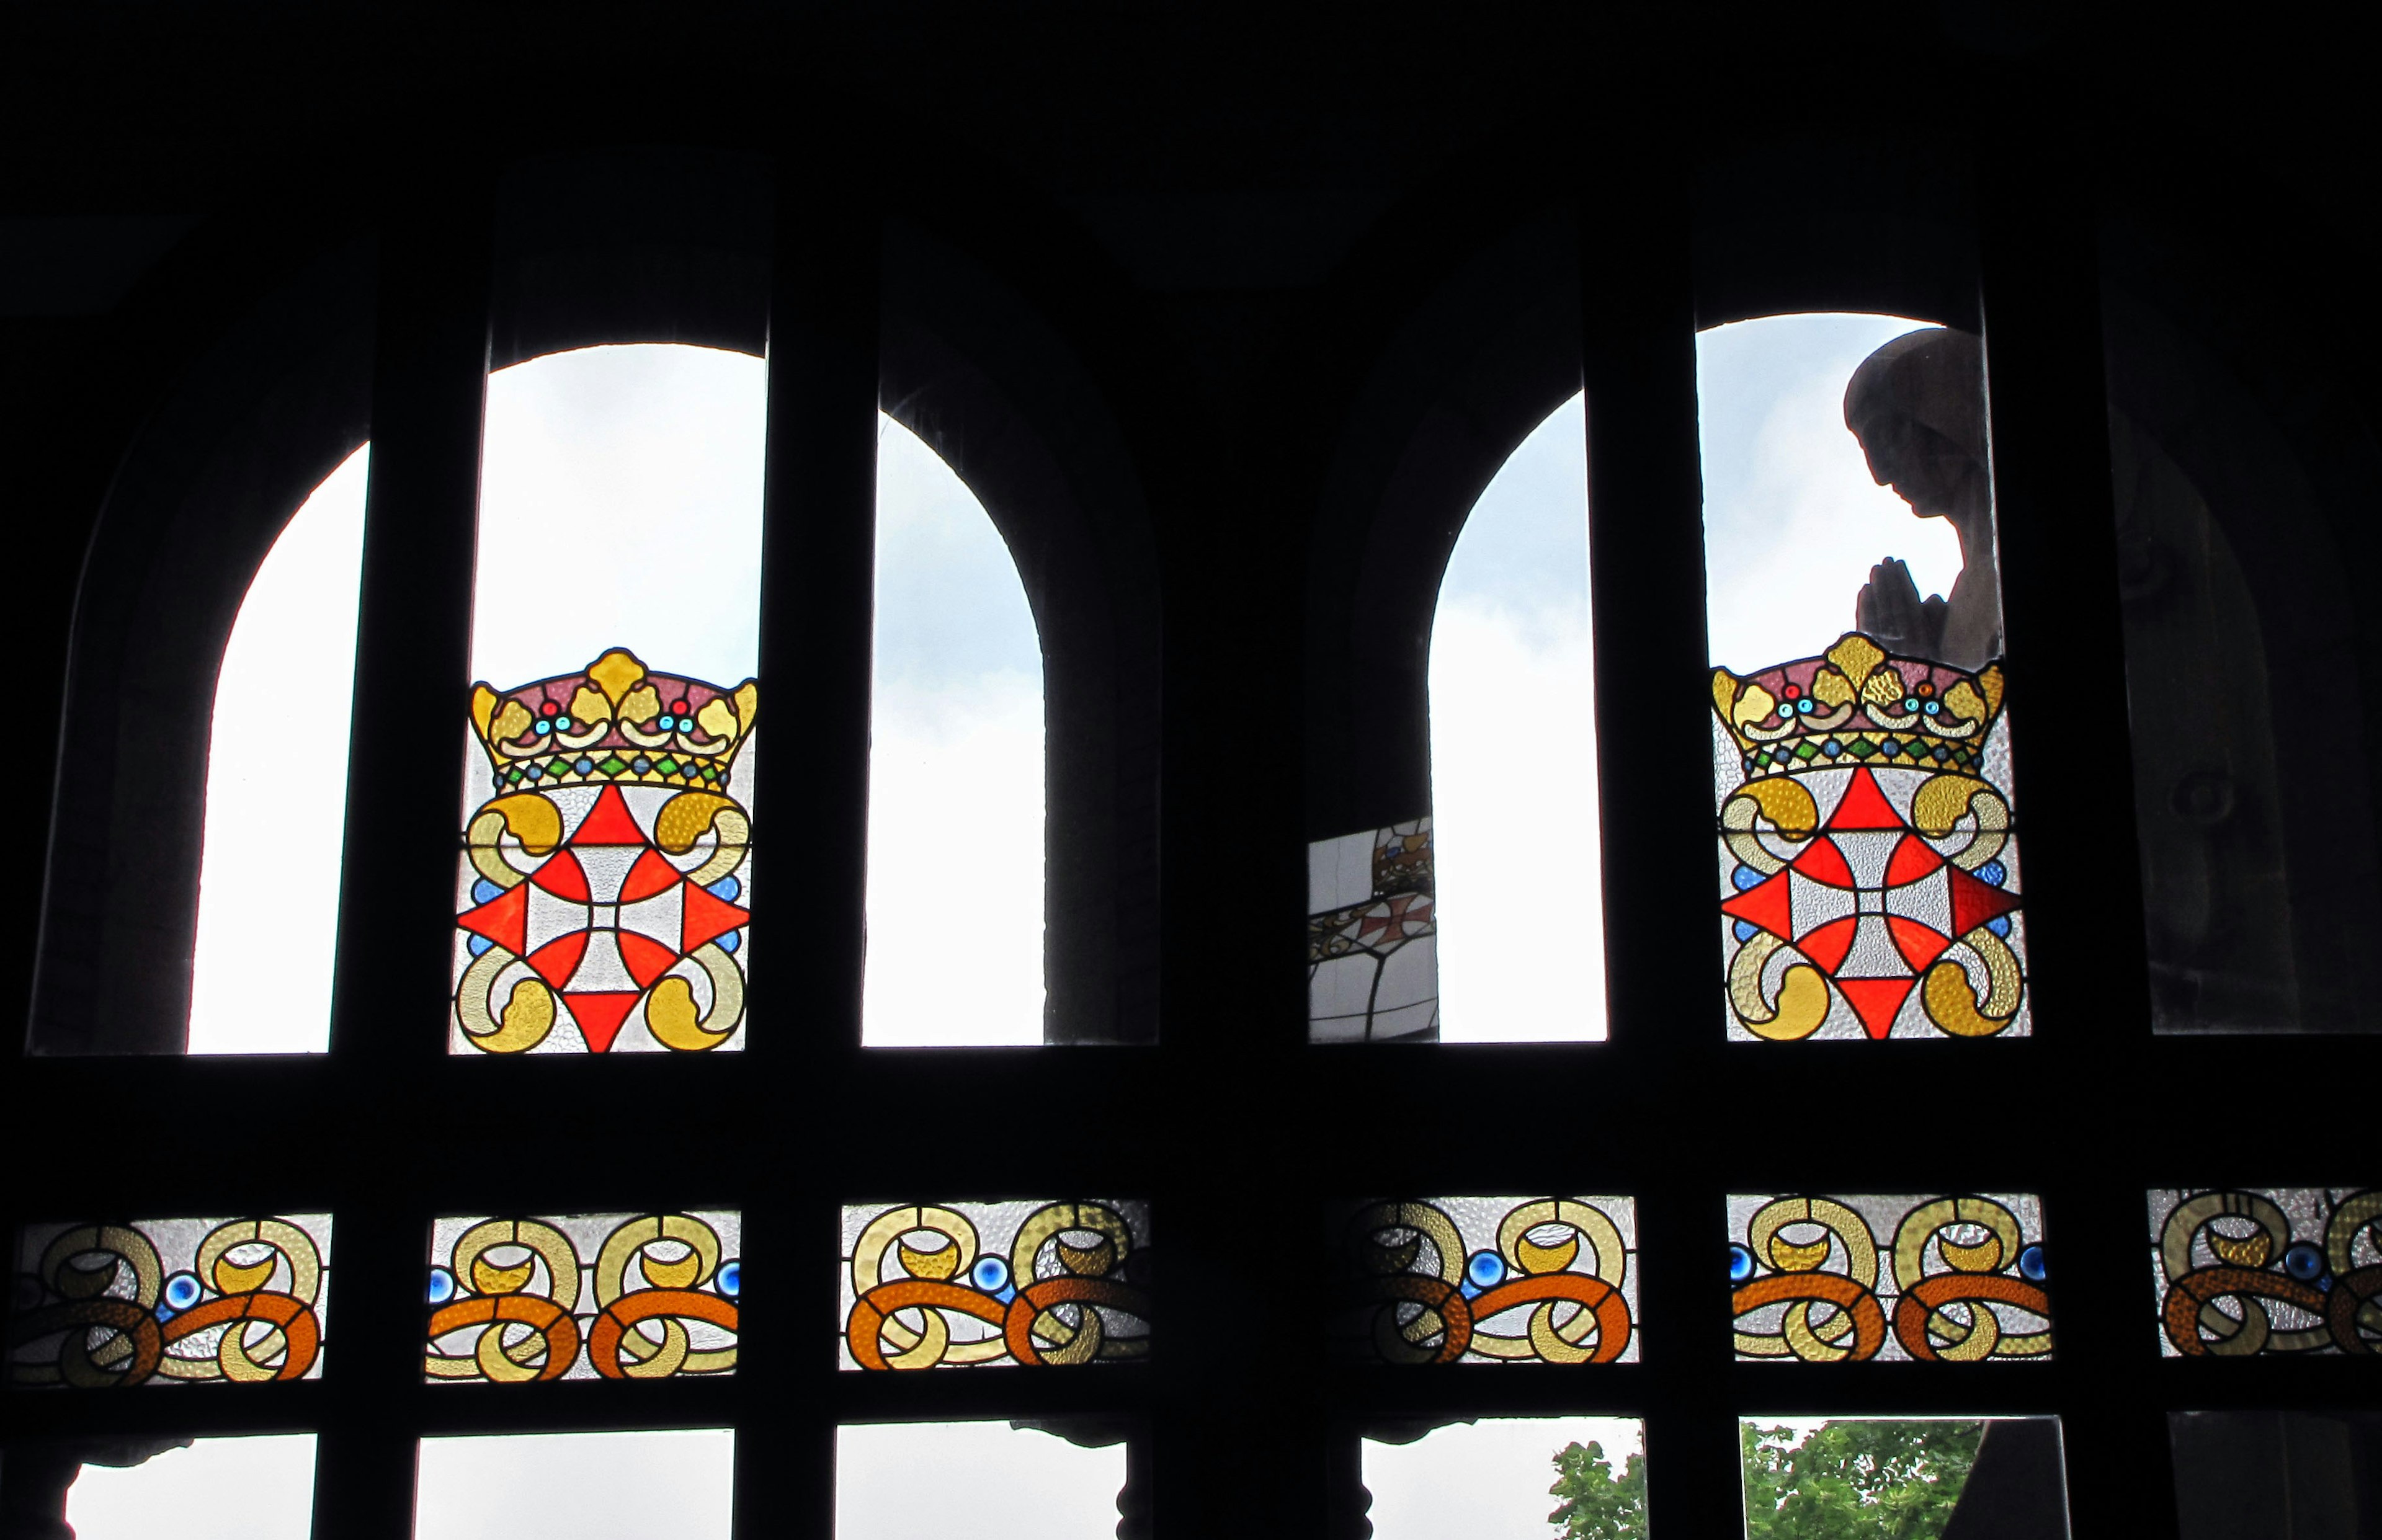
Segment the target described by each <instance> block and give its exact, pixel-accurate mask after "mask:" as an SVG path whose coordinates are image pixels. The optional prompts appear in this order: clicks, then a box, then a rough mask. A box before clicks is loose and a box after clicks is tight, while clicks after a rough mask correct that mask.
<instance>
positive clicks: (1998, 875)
mask: <svg viewBox="0 0 2382 1540" xmlns="http://www.w3.org/2000/svg"><path fill="white" fill-rule="evenodd" d="M1977 880H1978V881H1979V882H1988V883H1991V884H1993V885H1994V886H1995V887H1999V886H2001V885H2002V884H2004V883H2006V882H2008V881H2009V868H2008V867H2007V866H2004V865H2003V864H2002V863H2001V862H1998V861H1989V862H1985V863H1984V864H1983V866H1980V867H1978V868H1977Z"/></svg>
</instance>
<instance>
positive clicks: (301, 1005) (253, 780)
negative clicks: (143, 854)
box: [190, 448, 371, 1054]
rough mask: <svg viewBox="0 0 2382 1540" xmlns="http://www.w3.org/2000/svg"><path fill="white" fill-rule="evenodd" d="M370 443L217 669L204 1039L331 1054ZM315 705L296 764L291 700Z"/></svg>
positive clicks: (202, 966)
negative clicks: (302, 756)
mask: <svg viewBox="0 0 2382 1540" xmlns="http://www.w3.org/2000/svg"><path fill="white" fill-rule="evenodd" d="M370 459H371V451H370V450H369V449H368V448H367V449H359V450H357V451H356V452H355V453H354V454H352V455H350V456H349V457H348V458H347V459H346V460H345V461H344V462H343V463H342V464H341V465H340V466H339V468H338V470H337V471H333V472H331V474H330V475H329V476H327V477H325V479H324V481H323V483H322V484H321V485H320V486H318V487H316V488H315V489H314V492H313V495H311V496H309V497H308V498H307V499H306V501H305V502H304V503H303V504H301V506H300V507H299V509H298V511H297V512H296V513H295V514H293V515H291V516H290V519H289V525H288V526H287V527H286V528H285V529H283V531H282V532H281V536H280V538H279V539H277V540H276V541H275V542H274V543H273V549H272V551H271V552H270V553H268V554H267V555H266V556H265V558H264V566H262V567H260V568H257V573H256V577H255V579H254V580H253V581H251V582H250V584H249V587H248V593H247V596H246V597H245V598H243V599H242V600H241V601H240V606H239V619H238V620H237V621H235V622H234V623H233V626H232V631H231V641H230V642H229V643H227V645H226V646H225V648H224V657H223V669H222V672H221V673H220V674H218V675H217V676H216V678H215V716H214V721H213V723H212V725H211V727H210V728H209V733H208V739H207V803H206V834H205V845H204V849H203V855H202V857H201V865H200V871H199V923H198V936H197V941H196V945H195V948H194V951H193V954H192V959H191V972H190V1052H191V1053H194V1054H264V1053H317V1054H318V1053H321V1052H322V1051H323V1050H324V1049H325V1048H326V1047H327V1046H329V1044H330V1033H331V965H332V950H333V945H334V943H335V942H336V940H337V939H338V918H339V851H340V841H341V838H342V837H343V835H344V834H345V831H346V828H347V819H348V809H347V794H348V779H347V767H348V718H349V713H348V711H347V708H346V704H345V703H346V702H347V701H348V700H350V698H351V697H352V696H353V694H354V687H355V665H356V593H357V586H358V584H359V582H360V581H361V580H362V573H363V534H364V483H365V478H366V474H367V471H368V466H369V462H370ZM293 701H303V702H312V703H315V705H314V708H313V709H311V710H309V711H308V713H307V721H308V725H307V729H306V734H307V750H306V765H305V773H304V774H302V775H297V776H293V775H291V774H289V710H290V703H291V702H293Z"/></svg>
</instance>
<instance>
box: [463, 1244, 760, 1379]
mask: <svg viewBox="0 0 2382 1540" xmlns="http://www.w3.org/2000/svg"><path fill="white" fill-rule="evenodd" d="M742 1256H743V1217H742V1216H740V1215H738V1214H736V1213H734V1212H732V1211H727V1210H721V1211H709V1210H706V1211H704V1212H701V1213H684V1214H565V1215H549V1216H541V1217H536V1218H490V1217H486V1216H474V1217H454V1218H444V1219H440V1220H438V1221H437V1222H436V1224H434V1225H433V1226H432V1227H431V1236H430V1278H429V1285H428V1300H429V1304H430V1324H429V1326H428V1328H427V1332H428V1338H429V1341H428V1347H427V1350H426V1351H425V1352H424V1356H423V1365H422V1367H423V1374H424V1376H425V1377H426V1378H429V1379H431V1380H435V1381H438V1382H441V1383H445V1384H449V1385H454V1384H463V1383H472V1382H481V1381H493V1382H495V1383H497V1384H500V1385H512V1384H522V1383H525V1382H528V1381H531V1380H550V1379H595V1378H599V1377H600V1378H604V1379H669V1378H670V1377H672V1376H674V1375H727V1374H733V1373H735V1370H736V1333H737V1322H738V1315H737V1302H738V1299H739V1297H740V1294H741V1292H742V1286H743V1262H742V1261H741V1258H742Z"/></svg>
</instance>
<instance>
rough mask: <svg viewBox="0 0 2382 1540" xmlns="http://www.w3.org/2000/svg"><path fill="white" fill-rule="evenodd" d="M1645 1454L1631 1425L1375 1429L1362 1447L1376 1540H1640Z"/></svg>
mask: <svg viewBox="0 0 2382 1540" xmlns="http://www.w3.org/2000/svg"><path fill="white" fill-rule="evenodd" d="M1645 1449H1646V1429H1645V1424H1642V1423H1640V1422H1639V1421H1638V1420H1637V1419H1636V1418H1634V1417H1511V1418H1506V1417H1496V1418H1482V1419H1480V1420H1479V1421H1477V1422H1462V1423H1450V1424H1445V1425H1443V1426H1440V1427H1435V1428H1430V1429H1429V1431H1424V1430H1423V1429H1422V1428H1420V1427H1417V1428H1412V1429H1406V1428H1401V1429H1397V1430H1395V1431H1391V1430H1389V1429H1379V1430H1376V1431H1374V1432H1371V1433H1369V1435H1368V1436H1366V1439H1365V1445H1364V1461H1365V1466H1364V1470H1365V1490H1366V1492H1367V1493H1368V1494H1369V1496H1370V1497H1371V1499H1372V1505H1371V1507H1370V1508H1369V1509H1368V1510H1367V1515H1368V1517H1369V1518H1370V1519H1371V1521H1372V1525H1373V1536H1374V1540H1455V1537H1456V1536H1458V1535H1461V1536H1463V1537H1464V1540H1644V1536H1645V1535H1646V1534H1647V1513H1646V1454H1645ZM1550 1526H1553V1528H1552V1531H1551V1530H1550Z"/></svg>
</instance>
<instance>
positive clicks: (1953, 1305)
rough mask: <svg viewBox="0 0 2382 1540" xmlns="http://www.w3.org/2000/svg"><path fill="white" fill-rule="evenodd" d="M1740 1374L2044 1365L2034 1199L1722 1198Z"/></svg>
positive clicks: (2044, 1307) (2046, 1350) (2047, 1340)
mask: <svg viewBox="0 0 2382 1540" xmlns="http://www.w3.org/2000/svg"><path fill="white" fill-rule="evenodd" d="M1728 1222H1729V1246H1728V1272H1729V1283H1730V1286H1731V1289H1732V1290H1733V1292H1732V1294H1731V1297H1730V1302H1729V1304H1730V1309H1731V1311H1732V1313H1733V1314H1735V1315H1736V1317H1737V1358H1738V1359H1739V1360H1741V1361H1747V1362H1758V1361H1768V1362H1773V1363H1792V1362H1797V1361H1800V1362H1802V1363H1837V1362H1845V1361H1850V1362H1860V1361H1863V1360H1870V1359H1875V1360H1881V1361H1885V1362H1889V1363H1890V1362H1895V1361H1908V1360H1918V1361H1921V1362H1924V1363H1936V1362H1942V1361H1949V1362H1953V1363H1974V1362H1977V1361H1980V1360H1985V1359H1994V1360H2007V1359H2029V1360H2036V1361H2041V1360H2044V1359H2047V1358H2049V1357H2050V1355H2051V1301H2050V1297H2049V1296H2048V1295H2047V1294H2046V1293H2045V1292H2044V1278H2045V1277H2046V1269H2045V1260H2044V1247H2043V1203H2042V1200H2041V1199H2039V1198H2036V1197H2035V1196H2033V1195H2032V1194H2031V1193H2025V1192H1990V1193H1973V1192H1971V1193H1947V1194H1943V1195H1940V1196H1939V1195H1934V1194H1924V1193H1922V1194H1919V1195H1915V1196H1913V1195H1896V1196H1888V1197H1881V1196H1877V1195H1874V1194H1863V1193H1846V1194H1837V1195H1831V1196H1825V1197H1822V1196H1817V1195H1806V1194H1800V1193H1797V1194H1789V1195H1776V1194H1767V1193H1763V1194H1743V1193H1738V1194H1732V1195H1731V1196H1730V1198H1729V1200H1728Z"/></svg>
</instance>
